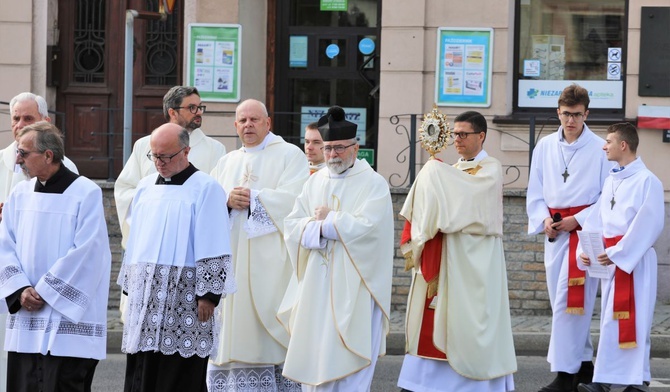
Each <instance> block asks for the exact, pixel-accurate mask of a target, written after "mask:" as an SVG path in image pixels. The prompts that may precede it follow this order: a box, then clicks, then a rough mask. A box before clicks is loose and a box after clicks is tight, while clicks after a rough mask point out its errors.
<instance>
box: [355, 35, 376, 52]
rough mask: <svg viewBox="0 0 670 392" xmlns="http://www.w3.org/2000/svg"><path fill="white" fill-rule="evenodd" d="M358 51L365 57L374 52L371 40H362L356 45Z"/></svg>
mask: <svg viewBox="0 0 670 392" xmlns="http://www.w3.org/2000/svg"><path fill="white" fill-rule="evenodd" d="M358 50H359V51H360V52H361V53H363V54H365V55H368V54H370V53H372V52H374V51H375V41H373V40H371V39H370V38H363V39H362V40H361V42H359V43H358Z"/></svg>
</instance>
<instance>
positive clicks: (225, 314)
mask: <svg viewBox="0 0 670 392" xmlns="http://www.w3.org/2000/svg"><path fill="white" fill-rule="evenodd" d="M211 175H212V176H213V177H214V178H215V179H216V180H217V181H218V182H219V183H220V184H221V185H222V186H223V188H224V189H225V190H226V192H227V193H230V191H231V190H232V189H233V188H235V187H238V186H244V187H247V188H250V189H251V197H252V203H251V204H252V205H251V210H244V211H240V210H232V212H231V216H230V220H231V222H230V224H231V247H232V251H233V265H234V270H235V277H236V279H237V285H238V291H237V292H236V293H235V295H232V296H229V297H226V298H225V299H223V300H222V301H221V305H220V308H221V309H220V315H219V317H220V320H219V322H220V328H221V329H220V334H219V349H218V353H217V355H216V356H213V357H211V358H210V364H209V369H210V370H209V371H208V387H209V388H210V390H212V391H213V390H215V389H214V387H213V386H215V385H219V384H222V383H226V382H227V381H226V380H228V379H229V377H230V376H231V374H232V373H237V374H238V375H239V376H240V377H249V378H252V377H253V378H257V377H260V376H261V375H265V376H262V377H268V378H272V377H273V375H274V374H275V371H277V372H280V370H278V369H279V368H278V367H277V366H278V365H281V364H282V363H283V362H284V359H285V357H286V348H287V347H288V341H289V336H288V333H287V332H286V330H285V329H284V328H283V327H282V325H281V324H280V323H279V321H278V320H277V310H278V308H279V305H280V303H281V300H282V298H283V296H284V292H285V290H286V287H287V285H288V281H289V279H290V277H291V271H292V268H291V263H290V259H289V256H288V252H287V250H286V246H285V244H284V238H283V235H284V218H285V217H286V216H287V215H288V214H289V212H291V209H292V208H293V203H294V202H295V198H296V197H297V196H298V194H299V193H300V191H301V190H302V186H303V184H304V183H305V181H307V179H308V178H309V168H308V164H307V158H305V154H304V153H303V152H302V151H301V150H300V149H299V148H298V147H296V146H294V145H292V144H289V143H287V142H286V141H284V140H283V139H282V138H281V137H279V136H276V135H274V134H273V133H269V134H268V135H267V136H266V138H265V139H264V141H263V142H262V143H261V144H260V145H259V146H255V147H252V148H245V147H242V148H240V149H238V150H235V151H231V152H230V153H228V154H227V155H225V156H224V157H223V158H221V159H220V160H219V162H218V164H217V165H216V167H215V168H214V170H212V172H211ZM223 203H224V205H225V201H223ZM240 365H242V366H240ZM244 365H246V366H244ZM231 372H232V373H231ZM259 388H260V386H259ZM259 390H260V389H259Z"/></svg>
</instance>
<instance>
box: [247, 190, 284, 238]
mask: <svg viewBox="0 0 670 392" xmlns="http://www.w3.org/2000/svg"><path fill="white" fill-rule="evenodd" d="M250 208H251V214H249V218H248V219H247V221H246V223H245V224H244V231H246V232H247V237H248V238H255V237H260V236H263V235H266V234H270V233H274V232H276V231H277V227H276V226H275V224H274V222H272V219H270V215H268V212H267V211H266V210H265V208H264V207H263V204H262V203H261V201H260V200H259V199H258V196H256V197H255V198H253V199H252V200H251V205H250Z"/></svg>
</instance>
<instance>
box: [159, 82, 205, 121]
mask: <svg viewBox="0 0 670 392" xmlns="http://www.w3.org/2000/svg"><path fill="white" fill-rule="evenodd" d="M193 94H196V95H197V96H200V93H199V92H198V89H197V88H195V87H191V86H174V87H172V88H171V89H170V90H169V91H168V92H167V93H165V96H163V116H165V121H170V111H169V110H168V109H170V108H172V109H174V108H176V107H179V106H181V103H182V101H183V100H184V98H185V97H188V96H189V95H193Z"/></svg>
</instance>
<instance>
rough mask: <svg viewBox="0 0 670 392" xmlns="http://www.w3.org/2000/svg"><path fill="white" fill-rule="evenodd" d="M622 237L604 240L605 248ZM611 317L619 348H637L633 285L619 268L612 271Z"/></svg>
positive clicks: (631, 278)
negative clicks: (617, 329) (617, 328)
mask: <svg viewBox="0 0 670 392" xmlns="http://www.w3.org/2000/svg"><path fill="white" fill-rule="evenodd" d="M621 238H623V236H621V235H620V236H616V237H612V238H605V248H609V247H612V246H614V245H616V244H617V243H618V242H619V241H620V240H621ZM612 310H613V312H612V317H613V318H614V319H615V320H619V348H634V347H637V343H636V341H635V285H634V284H633V271H631V273H630V274H628V273H626V272H624V271H623V270H622V269H620V268H619V267H616V270H615V271H614V306H613V309H612Z"/></svg>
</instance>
